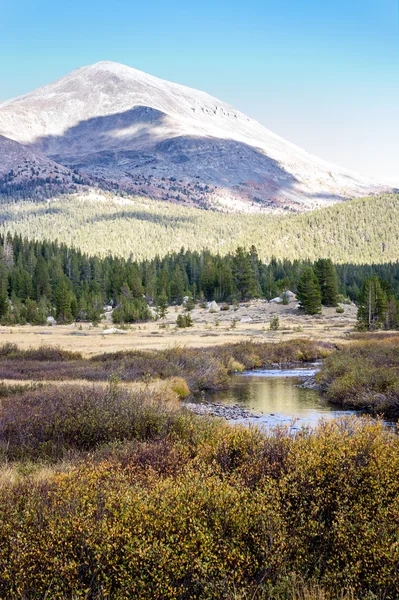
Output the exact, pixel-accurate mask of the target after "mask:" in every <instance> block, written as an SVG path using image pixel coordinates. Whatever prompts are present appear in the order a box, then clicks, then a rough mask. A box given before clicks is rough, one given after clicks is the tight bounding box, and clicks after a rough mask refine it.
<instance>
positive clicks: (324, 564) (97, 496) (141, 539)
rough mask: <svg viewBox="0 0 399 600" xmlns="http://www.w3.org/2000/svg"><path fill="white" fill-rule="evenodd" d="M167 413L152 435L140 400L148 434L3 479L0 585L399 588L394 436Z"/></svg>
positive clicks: (327, 591)
mask: <svg viewBox="0 0 399 600" xmlns="http://www.w3.org/2000/svg"><path fill="white" fill-rule="evenodd" d="M180 412H181V411H178V412H177V413H176V415H175V421H174V423H175V426H174V427H173V428H172V429H170V430H169V434H166V435H164V436H163V437H162V436H160V435H159V433H158V432H157V429H156V428H155V429H154V428H153V427H152V425H151V426H150V423H151V424H152V419H153V413H151V412H148V413H147V414H146V417H145V420H146V421H148V422H147V426H146V427H145V429H146V430H148V431H151V433H150V435H148V436H147V437H146V438H145V439H144V438H141V439H137V438H136V440H135V441H130V442H124V443H123V444H113V445H112V446H107V447H104V448H100V449H98V450H97V451H96V453H94V454H91V455H90V456H86V457H85V458H84V460H82V458H81V459H79V460H78V462H77V463H76V464H75V466H74V467H73V468H70V469H69V471H67V472H62V471H63V469H62V468H61V467H60V468H59V470H58V472H57V469H55V470H54V471H53V473H51V471H50V472H49V474H48V477H47V478H43V477H42V478H34V477H33V476H32V475H30V474H29V473H27V474H26V475H25V477H19V479H18V478H17V479H16V480H14V481H11V480H10V481H9V482H7V481H3V483H2V485H1V486H0V564H1V569H0V596H1V597H4V598H14V597H15V598H16V597H23V598H29V597H45V595H46V593H47V594H48V592H49V590H50V597H54V598H72V597H76V598H78V597H90V598H93V599H96V600H97V599H98V600H99V599H100V598H143V599H144V600H145V599H152V598H170V599H174V598H187V599H191V598H198V599H199V600H211V599H213V598H219V599H221V600H230V599H231V598H254V599H255V598H257V599H261V598H262V599H263V600H266V598H267V599H274V600H278V599H279V600H287V599H299V598H302V599H304V598H317V599H319V598H320V599H327V598H329V599H330V600H333V599H335V598H344V597H345V598H348V600H349V599H350V598H351V599H352V600H354V599H355V598H386V599H391V600H393V599H394V598H397V597H398V595H399V577H398V573H397V564H398V560H399V551H398V530H397V520H398V518H399V500H398V499H399V439H398V437H397V436H396V435H393V434H390V433H389V432H388V431H386V430H384V428H383V426H382V424H381V423H375V422H371V421H369V420H367V419H364V420H362V419H349V420H342V421H339V422H334V421H332V422H324V423H321V424H320V425H319V427H318V428H317V429H315V430H303V431H300V432H299V433H298V434H297V435H296V436H292V435H290V434H289V433H288V431H286V430H281V429H280V430H277V431H275V432H274V433H269V434H262V433H261V432H260V431H259V430H257V429H256V428H246V427H229V426H226V425H221V424H219V423H218V422H210V421H204V420H200V419H192V420H190V421H189V422H187V421H186V423H188V426H186V427H181V426H180V427H178V426H177V424H178V423H179V422H180V423H182V422H183V421H182V420H181V419H182V418H183V416H180V417H179V418H178V415H179V414H180ZM181 415H184V413H181ZM186 418H187V417H186ZM179 419H180V421H179ZM164 432H165V430H164ZM316 581H317V585H315V582H316ZM312 590H313V591H314V594H315V595H314V596H313V595H310V594H311V593H313V592H312ZM302 592H303V594H305V593H308V596H306V595H303V596H302V595H300V594H302Z"/></svg>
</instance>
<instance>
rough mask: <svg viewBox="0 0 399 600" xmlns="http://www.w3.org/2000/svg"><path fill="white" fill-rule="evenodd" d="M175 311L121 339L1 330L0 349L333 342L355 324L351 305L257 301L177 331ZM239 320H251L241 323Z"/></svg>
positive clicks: (197, 315)
mask: <svg viewBox="0 0 399 600" xmlns="http://www.w3.org/2000/svg"><path fill="white" fill-rule="evenodd" d="M180 312H181V309H180V308H179V309H178V310H175V309H174V308H170V309H169V314H168V318H167V320H166V322H165V328H163V327H160V325H161V323H160V322H159V321H155V322H150V323H142V324H136V325H132V326H131V327H130V328H129V329H127V330H126V332H125V333H124V334H112V335H104V333H103V332H104V327H106V325H103V324H101V325H100V326H99V327H89V325H88V324H87V323H84V324H82V329H79V328H78V327H75V326H71V325H57V326H54V327H45V326H31V325H26V326H16V327H0V344H3V343H5V342H12V343H15V344H17V345H18V346H19V347H20V348H21V349H28V348H37V347H39V346H41V345H46V346H58V347H61V348H63V349H65V350H74V351H79V352H81V353H82V354H83V355H84V356H86V357H87V356H93V355H95V354H102V353H104V352H117V351H119V350H163V349H165V348H170V347H173V346H175V345H179V346H185V347H188V348H203V347H210V346H214V345H221V344H226V343H232V342H239V341H243V340H248V339H254V340H259V341H260V340H263V341H268V342H278V341H282V340H290V339H294V338H295V339H298V338H301V337H302V338H310V339H314V340H318V341H326V342H333V343H336V342H344V341H345V340H346V339H347V337H348V334H349V333H351V332H352V331H353V328H354V325H355V321H356V308H355V307H353V306H348V307H345V314H344V315H340V314H337V313H336V311H335V309H331V308H330V309H324V310H323V314H322V315H321V316H315V317H310V316H306V315H303V314H301V313H300V312H299V311H298V310H295V309H293V308H292V306H281V305H275V304H273V305H271V304H265V303H261V302H260V301H257V302H252V303H251V304H250V306H249V307H248V306H245V307H244V306H243V307H241V308H240V310H239V311H237V312H233V313H230V312H227V313H226V312H224V311H221V312H218V313H215V314H210V313H208V312H207V311H205V310H201V309H196V310H195V311H193V321H194V326H193V327H191V328H187V329H177V328H176V326H175V321H176V317H177V315H178V314H179V313H180ZM274 314H278V316H279V319H280V329H279V330H278V331H270V329H269V325H270V319H271V317H272V316H273V315H274ZM241 318H244V319H246V318H250V319H252V321H251V322H241ZM234 319H236V323H235V327H234V328H233V327H232V323H233V320H234Z"/></svg>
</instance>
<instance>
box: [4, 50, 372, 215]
mask: <svg viewBox="0 0 399 600" xmlns="http://www.w3.org/2000/svg"><path fill="white" fill-rule="evenodd" d="M0 134H2V135H4V136H6V137H8V138H11V139H13V140H16V141H17V142H20V143H22V144H25V145H28V146H29V147H30V148H31V149H32V150H34V151H39V152H41V153H43V154H45V155H46V156H47V157H49V158H51V159H53V160H54V161H56V162H58V163H60V164H62V165H64V166H66V167H69V168H72V169H74V170H78V171H79V172H82V173H85V174H87V175H88V176H92V177H96V178H102V179H104V180H106V181H108V182H115V183H116V184H118V186H120V187H121V188H126V189H127V190H129V191H133V192H135V193H140V194H145V195H150V196H152V197H155V198H159V199H166V200H172V201H177V202H182V203H187V204H196V205H199V206H202V207H205V208H216V209H223V210H261V209H262V210H263V209H265V208H276V207H277V208H286V209H287V208H288V209H291V210H295V211H298V210H305V209H312V208H316V207H318V206H323V205H325V204H329V203H333V202H337V201H340V200H345V199H348V198H353V197H358V196H365V195H367V194H370V193H378V192H380V191H382V190H383V189H384V186H381V185H378V184H377V183H376V182H373V181H371V180H368V179H367V178H364V177H362V176H360V175H356V174H353V173H351V172H349V171H347V170H345V169H343V168H340V167H337V166H334V165H331V164H329V163H327V162H325V161H322V160H320V159H318V158H316V157H314V156H312V155H310V154H308V153H307V152H305V151H304V150H302V149H300V148H298V147H297V146H295V145H293V144H291V143H289V142H287V141H285V140H283V139H282V138H280V137H278V136H277V135H275V134H273V133H272V132H271V131H269V130H268V129H266V128H265V127H263V126H262V125H260V124H259V123H258V122H256V121H254V120H253V119H250V118H249V117H247V116H246V115H244V114H242V113H241V112H239V111H237V110H235V109H234V108H233V107H231V106H230V105H228V104H226V103H224V102H221V101H220V100H217V99H216V98H213V97H212V96H210V95H208V94H206V93H204V92H201V91H198V90H194V89H190V88H187V87H184V86H182V85H178V84H175V83H170V82H168V81H163V80H161V79H158V78H156V77H153V76H151V75H147V74H145V73H142V72H141V71H137V70H136V69H133V68H130V67H127V66H124V65H121V64H118V63H114V62H108V61H104V62H99V63H96V64H94V65H92V66H88V67H82V68H80V69H77V70H75V71H73V72H72V73H70V74H69V75H67V76H66V77H63V78H61V79H59V80H58V81H56V82H54V83H51V84H49V85H46V86H44V87H42V88H40V89H38V90H35V91H34V92H31V93H29V94H26V95H24V96H21V97H19V98H15V99H13V100H9V101H6V102H3V103H0ZM0 156H1V155H0Z"/></svg>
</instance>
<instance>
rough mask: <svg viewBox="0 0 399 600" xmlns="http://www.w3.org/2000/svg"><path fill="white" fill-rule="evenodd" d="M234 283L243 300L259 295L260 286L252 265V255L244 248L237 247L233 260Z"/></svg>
mask: <svg viewBox="0 0 399 600" xmlns="http://www.w3.org/2000/svg"><path fill="white" fill-rule="evenodd" d="M233 274H234V283H235V287H236V289H237V292H238V295H239V297H240V299H241V300H249V299H250V298H254V297H255V296H257V295H258V286H257V282H256V280H255V274H254V271H253V268H252V265H251V257H250V255H248V253H246V252H245V250H244V249H243V248H237V250H236V253H235V255H234V260H233Z"/></svg>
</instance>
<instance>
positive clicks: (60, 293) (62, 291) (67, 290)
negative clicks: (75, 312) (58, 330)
mask: <svg viewBox="0 0 399 600" xmlns="http://www.w3.org/2000/svg"><path fill="white" fill-rule="evenodd" d="M55 303H56V309H57V313H56V319H57V321H59V322H60V323H70V322H71V321H72V291H71V284H70V282H69V279H68V278H67V277H64V278H63V279H61V281H60V282H59V284H58V285H57V288H56V290H55Z"/></svg>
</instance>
